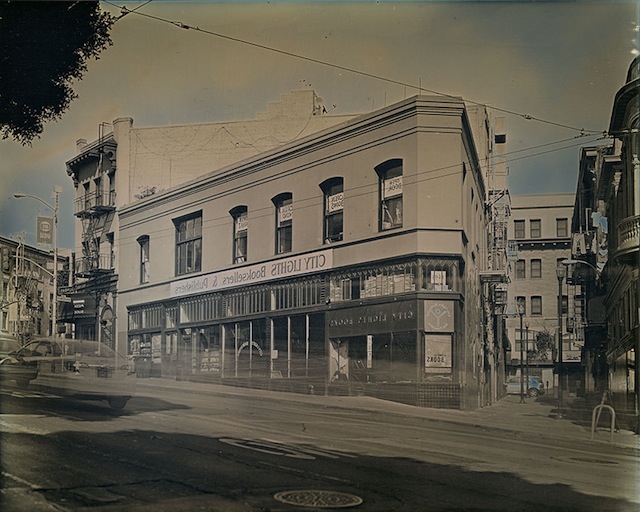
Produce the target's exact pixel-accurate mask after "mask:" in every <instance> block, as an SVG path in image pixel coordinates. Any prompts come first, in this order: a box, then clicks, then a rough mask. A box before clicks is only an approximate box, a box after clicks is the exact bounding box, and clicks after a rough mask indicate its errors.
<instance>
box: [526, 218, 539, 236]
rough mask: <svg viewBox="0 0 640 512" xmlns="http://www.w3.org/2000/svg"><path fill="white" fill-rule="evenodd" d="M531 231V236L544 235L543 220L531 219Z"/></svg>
mask: <svg viewBox="0 0 640 512" xmlns="http://www.w3.org/2000/svg"><path fill="white" fill-rule="evenodd" d="M529 233H530V235H531V238H540V237H541V236H542V221H541V220H540V219H531V220H530V221H529Z"/></svg>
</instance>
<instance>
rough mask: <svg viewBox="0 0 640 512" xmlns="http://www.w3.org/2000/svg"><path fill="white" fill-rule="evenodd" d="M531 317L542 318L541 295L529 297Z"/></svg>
mask: <svg viewBox="0 0 640 512" xmlns="http://www.w3.org/2000/svg"><path fill="white" fill-rule="evenodd" d="M531 316H542V295H533V296H531Z"/></svg>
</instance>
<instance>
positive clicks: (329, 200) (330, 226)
mask: <svg viewBox="0 0 640 512" xmlns="http://www.w3.org/2000/svg"><path fill="white" fill-rule="evenodd" d="M320 188H321V189H322V192H323V194H324V243H326V244H330V243H331V242H340V241H341V240H342V236H343V223H344V220H343V211H344V180H343V179H342V178H331V179H328V180H326V181H325V182H323V183H322V184H321V185H320Z"/></svg>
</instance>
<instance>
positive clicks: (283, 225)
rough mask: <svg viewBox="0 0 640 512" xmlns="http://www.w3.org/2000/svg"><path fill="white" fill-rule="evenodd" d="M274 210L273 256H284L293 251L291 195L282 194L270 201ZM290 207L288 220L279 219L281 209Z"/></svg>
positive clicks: (287, 193)
mask: <svg viewBox="0 0 640 512" xmlns="http://www.w3.org/2000/svg"><path fill="white" fill-rule="evenodd" d="M271 201H272V202H273V206H274V208H275V254H286V253H289V252H291V251H293V194H292V193H291V192H283V193H281V194H278V195H277V196H275V197H274V198H273V199H272V200H271ZM285 206H291V209H290V213H289V214H288V217H289V218H285V219H284V220H283V219H281V218H280V217H281V215H282V213H283V210H282V208H283V207H285Z"/></svg>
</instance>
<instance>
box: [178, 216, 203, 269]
mask: <svg viewBox="0 0 640 512" xmlns="http://www.w3.org/2000/svg"><path fill="white" fill-rule="evenodd" d="M173 223H174V224H175V227H176V275H177V276H180V275H183V274H190V273H192V272H199V271H200V270H201V268H202V212H201V211H200V212H197V213H195V214H192V215H189V216H186V217H181V218H179V219H174V221H173Z"/></svg>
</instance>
